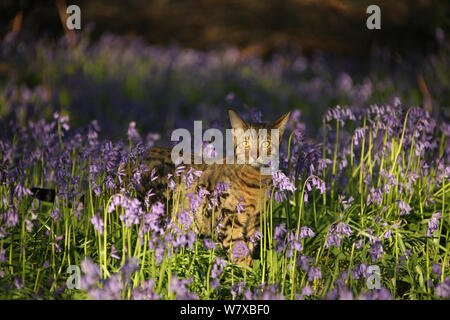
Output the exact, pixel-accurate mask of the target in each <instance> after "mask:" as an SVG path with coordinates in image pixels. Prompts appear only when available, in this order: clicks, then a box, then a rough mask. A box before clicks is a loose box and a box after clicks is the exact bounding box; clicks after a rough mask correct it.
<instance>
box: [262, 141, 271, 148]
mask: <svg viewBox="0 0 450 320" xmlns="http://www.w3.org/2000/svg"><path fill="white" fill-rule="evenodd" d="M269 146H270V142H269V141H264V142H263V143H262V147H263V148H267V147H269Z"/></svg>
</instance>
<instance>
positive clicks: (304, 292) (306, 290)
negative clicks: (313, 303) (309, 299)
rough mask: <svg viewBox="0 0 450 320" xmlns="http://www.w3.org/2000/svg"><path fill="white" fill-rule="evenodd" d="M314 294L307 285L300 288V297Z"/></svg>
mask: <svg viewBox="0 0 450 320" xmlns="http://www.w3.org/2000/svg"><path fill="white" fill-rule="evenodd" d="M313 293H314V290H313V288H311V286H310V285H309V284H307V285H306V286H304V287H303V288H302V296H310V295H312V294H313Z"/></svg>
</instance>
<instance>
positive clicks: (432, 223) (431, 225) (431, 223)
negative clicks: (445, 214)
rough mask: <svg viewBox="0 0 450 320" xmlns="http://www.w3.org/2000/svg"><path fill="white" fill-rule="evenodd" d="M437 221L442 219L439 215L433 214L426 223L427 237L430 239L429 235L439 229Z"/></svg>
mask: <svg viewBox="0 0 450 320" xmlns="http://www.w3.org/2000/svg"><path fill="white" fill-rule="evenodd" d="M439 219H442V215H441V213H440V212H436V213H433V215H432V217H431V219H430V220H429V221H428V229H427V237H431V234H432V233H433V232H435V231H436V230H437V229H438V228H439Z"/></svg>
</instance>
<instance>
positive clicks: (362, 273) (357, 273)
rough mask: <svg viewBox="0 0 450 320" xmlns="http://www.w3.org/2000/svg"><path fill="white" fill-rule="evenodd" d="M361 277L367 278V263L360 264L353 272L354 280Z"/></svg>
mask: <svg viewBox="0 0 450 320" xmlns="http://www.w3.org/2000/svg"><path fill="white" fill-rule="evenodd" d="M360 277H362V278H364V279H365V278H366V277H367V265H366V264H365V263H360V264H358V265H357V266H356V268H355V270H354V271H353V279H355V280H357V279H359V278H360Z"/></svg>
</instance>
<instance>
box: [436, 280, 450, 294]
mask: <svg viewBox="0 0 450 320" xmlns="http://www.w3.org/2000/svg"><path fill="white" fill-rule="evenodd" d="M436 295H437V296H438V297H439V298H442V299H448V298H450V277H446V278H445V280H444V282H442V283H441V284H439V285H437V286H436Z"/></svg>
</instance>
